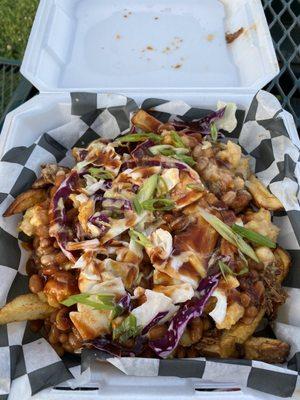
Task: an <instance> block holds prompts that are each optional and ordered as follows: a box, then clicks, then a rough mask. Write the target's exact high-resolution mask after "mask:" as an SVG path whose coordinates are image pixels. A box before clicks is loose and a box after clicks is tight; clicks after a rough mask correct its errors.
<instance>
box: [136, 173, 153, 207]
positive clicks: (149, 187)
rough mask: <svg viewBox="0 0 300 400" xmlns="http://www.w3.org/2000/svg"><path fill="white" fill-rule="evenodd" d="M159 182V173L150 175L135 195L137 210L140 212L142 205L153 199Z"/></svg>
mask: <svg viewBox="0 0 300 400" xmlns="http://www.w3.org/2000/svg"><path fill="white" fill-rule="evenodd" d="M157 183H158V175H157V174H154V175H152V176H150V178H148V179H146V180H145V182H144V183H143V184H142V186H141V187H140V188H139V191H138V192H137V194H136V195H135V198H134V199H133V205H134V207H135V211H136V212H137V213H138V214H140V213H141V212H142V208H141V207H140V205H142V203H143V202H144V201H146V200H148V199H151V198H152V197H153V195H154V192H155V190H156V188H157Z"/></svg>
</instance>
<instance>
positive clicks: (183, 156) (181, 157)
mask: <svg viewBox="0 0 300 400" xmlns="http://www.w3.org/2000/svg"><path fill="white" fill-rule="evenodd" d="M172 157H174V158H176V159H177V160H180V161H182V162H184V163H186V164H187V165H189V166H190V167H193V166H194V165H196V164H197V163H196V161H195V160H194V159H193V157H191V156H187V155H186V154H175V155H174V156H172Z"/></svg>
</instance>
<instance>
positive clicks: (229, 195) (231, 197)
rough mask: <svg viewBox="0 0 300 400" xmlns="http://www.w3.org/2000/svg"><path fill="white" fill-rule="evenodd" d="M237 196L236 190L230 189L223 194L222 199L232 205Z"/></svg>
mask: <svg viewBox="0 0 300 400" xmlns="http://www.w3.org/2000/svg"><path fill="white" fill-rule="evenodd" d="M235 198H236V192H234V191H232V190H229V192H226V193H225V194H223V196H222V201H224V203H225V204H227V205H230V204H231V203H233V201H234V199H235Z"/></svg>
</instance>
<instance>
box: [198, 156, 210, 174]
mask: <svg viewBox="0 0 300 400" xmlns="http://www.w3.org/2000/svg"><path fill="white" fill-rule="evenodd" d="M208 164H209V159H208V158H207V157H199V158H198V159H197V165H196V166H195V169H197V171H203V170H204V169H205V168H206V167H207V166H208Z"/></svg>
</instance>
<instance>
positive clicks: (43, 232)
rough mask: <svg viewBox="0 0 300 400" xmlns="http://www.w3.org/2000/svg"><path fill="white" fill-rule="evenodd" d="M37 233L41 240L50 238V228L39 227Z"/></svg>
mask: <svg viewBox="0 0 300 400" xmlns="http://www.w3.org/2000/svg"><path fill="white" fill-rule="evenodd" d="M35 233H36V235H37V236H39V237H40V238H42V237H43V238H46V237H49V226H46V225H39V226H37V227H36V228H35Z"/></svg>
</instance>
